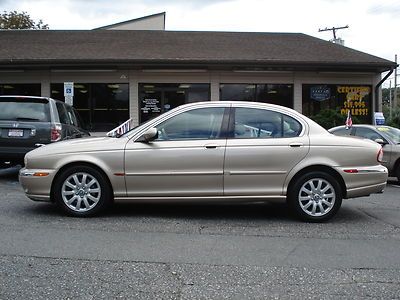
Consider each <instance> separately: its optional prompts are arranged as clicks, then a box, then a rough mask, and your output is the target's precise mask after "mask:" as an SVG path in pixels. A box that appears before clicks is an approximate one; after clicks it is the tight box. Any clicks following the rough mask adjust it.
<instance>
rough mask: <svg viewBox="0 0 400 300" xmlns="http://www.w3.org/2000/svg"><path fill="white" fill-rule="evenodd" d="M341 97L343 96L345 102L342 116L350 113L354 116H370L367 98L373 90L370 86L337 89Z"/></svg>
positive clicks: (341, 112) (339, 87)
mask: <svg viewBox="0 0 400 300" xmlns="http://www.w3.org/2000/svg"><path fill="white" fill-rule="evenodd" d="M337 92H338V94H339V95H343V96H344V97H345V98H344V99H345V101H344V102H343V106H342V107H341V109H340V114H341V115H347V114H348V111H349V110H350V113H351V115H352V116H368V115H370V113H371V112H370V111H369V107H368V104H367V100H366V96H368V95H370V93H371V89H370V87H368V86H341V85H339V86H338V87H337Z"/></svg>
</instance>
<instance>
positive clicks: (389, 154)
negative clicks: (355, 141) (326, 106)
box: [329, 124, 400, 181]
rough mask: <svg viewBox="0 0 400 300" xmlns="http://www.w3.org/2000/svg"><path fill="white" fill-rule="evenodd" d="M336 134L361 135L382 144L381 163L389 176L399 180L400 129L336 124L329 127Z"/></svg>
mask: <svg viewBox="0 0 400 300" xmlns="http://www.w3.org/2000/svg"><path fill="white" fill-rule="evenodd" d="M329 132H331V133H333V134H336V135H347V136H355V137H362V138H366V139H370V140H373V141H375V142H378V143H380V144H382V146H383V163H382V164H383V165H384V166H385V167H387V168H388V170H389V176H395V177H397V179H398V180H399V181H400V129H398V128H394V127H390V126H381V125H377V126H374V125H367V124H357V125H353V126H352V127H351V128H349V129H346V127H345V126H338V127H334V128H331V129H329Z"/></svg>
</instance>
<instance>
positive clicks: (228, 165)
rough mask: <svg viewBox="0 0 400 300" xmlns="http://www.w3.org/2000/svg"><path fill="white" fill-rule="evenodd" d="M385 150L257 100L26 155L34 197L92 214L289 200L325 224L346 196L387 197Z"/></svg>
mask: <svg viewBox="0 0 400 300" xmlns="http://www.w3.org/2000/svg"><path fill="white" fill-rule="evenodd" d="M382 155H383V153H382V147H381V146H380V145H379V144H377V143H375V142H372V141H368V140H355V139H353V138H348V137H340V136H334V135H332V134H330V133H328V132H327V131H326V130H325V129H323V128H322V127H321V126H319V125H318V124H316V123H315V122H313V121H312V120H310V119H308V118H307V117H305V116H303V115H302V114H300V113H298V112H296V111H294V110H292V109H289V108H286V107H281V106H277V105H272V104H263V103H254V102H225V101H221V102H200V103H193V104H187V105H183V106H180V107H178V108H176V109H173V110H171V111H169V112H167V113H165V114H163V115H161V116H159V117H157V118H155V119H153V120H150V121H148V122H146V123H144V124H142V125H140V126H138V127H136V128H134V129H132V130H131V131H129V132H127V133H125V134H123V135H122V136H117V137H97V138H96V137H92V138H86V139H78V140H70V141H63V142H58V143H55V144H52V145H46V146H43V147H41V148H38V149H35V150H33V151H31V152H29V153H28V154H27V155H26V156H25V168H23V169H21V171H20V177H19V178H20V182H21V184H22V186H23V188H24V191H25V193H26V195H27V196H28V197H29V198H30V199H32V200H37V201H51V202H55V203H56V204H58V205H59V206H60V208H62V209H63V210H64V211H65V212H66V213H67V214H69V215H72V216H82V217H84V216H92V215H96V214H98V213H100V212H101V211H104V210H105V209H106V208H107V207H108V206H109V205H110V204H111V203H113V202H117V201H138V202H139V201H142V202H143V201H145V202H149V201H153V202H164V201H173V202H178V201H199V202H205V201H207V202H214V201H229V202H237V201H242V202H244V201H246V202H260V201H268V200H281V201H286V202H287V203H288V206H289V208H290V209H291V211H292V212H294V214H295V215H296V216H297V217H299V218H300V219H302V220H306V221H311V222H321V221H326V220H328V219H330V218H331V217H333V216H334V215H335V214H336V212H337V211H338V210H339V208H340V206H341V204H342V199H345V198H354V197H361V196H368V195H369V194H371V193H379V192H382V191H383V189H384V188H385V186H386V180H387V177H388V172H387V169H386V168H385V167H384V166H382V165H381V159H382Z"/></svg>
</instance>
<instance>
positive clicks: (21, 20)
mask: <svg viewBox="0 0 400 300" xmlns="http://www.w3.org/2000/svg"><path fill="white" fill-rule="evenodd" d="M0 29H49V25H48V24H44V23H43V21H42V20H39V21H34V20H32V19H31V17H30V16H29V15H28V13H26V12H24V11H23V12H17V11H15V10H14V11H10V12H7V11H4V12H3V13H2V14H1V15H0Z"/></svg>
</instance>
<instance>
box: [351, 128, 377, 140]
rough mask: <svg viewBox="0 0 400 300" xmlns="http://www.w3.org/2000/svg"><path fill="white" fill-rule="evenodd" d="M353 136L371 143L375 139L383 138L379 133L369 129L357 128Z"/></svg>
mask: <svg viewBox="0 0 400 300" xmlns="http://www.w3.org/2000/svg"><path fill="white" fill-rule="evenodd" d="M355 135H356V136H361V137H364V138H366V139H370V140H373V141H374V140H376V139H383V137H382V136H381V135H380V134H379V133H377V132H375V131H373V130H372V129H369V128H362V127H357V128H356V133H355Z"/></svg>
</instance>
